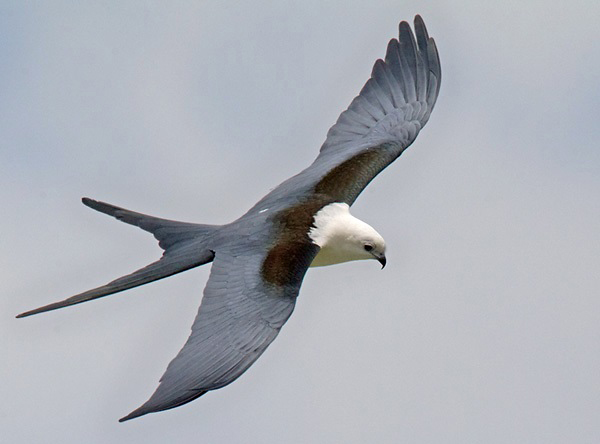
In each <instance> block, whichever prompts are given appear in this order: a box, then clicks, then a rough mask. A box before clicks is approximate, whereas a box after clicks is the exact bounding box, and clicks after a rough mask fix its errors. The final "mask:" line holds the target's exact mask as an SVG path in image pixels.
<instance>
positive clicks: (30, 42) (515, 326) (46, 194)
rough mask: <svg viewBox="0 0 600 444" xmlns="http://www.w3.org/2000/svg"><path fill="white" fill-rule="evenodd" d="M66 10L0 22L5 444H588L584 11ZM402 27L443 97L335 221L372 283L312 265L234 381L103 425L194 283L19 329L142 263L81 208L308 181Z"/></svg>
mask: <svg viewBox="0 0 600 444" xmlns="http://www.w3.org/2000/svg"><path fill="white" fill-rule="evenodd" d="M25 3H27V6H25V5H24V4H25ZM84 3H85V5H81V4H78V3H73V2H59V1H48V2H37V3H35V4H34V3H31V2H20V1H14V2H12V1H2V2H0V60H2V63H1V64H0V202H1V209H2V215H3V217H2V224H1V226H0V228H1V232H2V236H1V237H0V246H1V249H2V255H0V280H1V282H2V290H1V294H2V297H1V298H0V313H1V316H2V319H1V320H0V347H1V350H2V354H3V357H2V360H1V361H0V376H2V377H1V378H0V399H2V403H1V404H0V429H1V430H2V432H1V434H2V436H3V437H5V438H6V437H10V442H11V443H13V444H20V443H27V444H29V443H34V442H44V443H55V442H56V443H59V442H60V443H92V444H101V443H102V444H104V443H118V442H123V443H125V442H126V443H165V442H182V443H183V442H202V443H241V442H244V443H265V442H273V443H275V442H285V443H307V442H312V443H324V442H328V443H337V442H339V443H342V442H343V443H366V442H372V443H375V442H376V443H396V442H407V443H440V442H448V443H482V442H485V443H535V442H538V443H573V442H577V443H597V442H600V421H599V418H600V381H599V379H600V376H599V375H600V272H599V270H598V269H599V265H600V229H599V223H600V129H599V128H600V125H598V111H599V110H600V74H599V73H600V27H599V26H598V17H600V6H599V5H600V4H599V3H598V2H596V1H591V0H590V1H572V0H571V1H568V2H566V1H565V2H556V1H555V2H549V1H547V0H544V1H541V0H540V1H532V0H525V1H514V2H505V1H503V2H495V3H494V2H481V1H463V2H443V1H431V2H424V1H402V0H396V1H374V0H370V1H365V2H358V1H357V2H339V1H338V2H327V3H325V2H321V1H303V2H287V1H279V2H275V1H272V2H259V1H253V2H243V3H242V2H235V3H233V2H229V3H228V2H216V1H215V2H208V1H206V2H154V3H148V4H146V3H142V2H84ZM100 3H101V4H102V6H100V5H99V4H100ZM416 13H420V14H421V15H422V16H423V18H424V20H425V22H426V24H427V26H428V29H429V32H430V35H432V36H434V37H435V39H436V42H437V45H438V48H439V51H440V56H441V61H442V72H443V79H442V88H441V93H440V97H439V99H438V102H437V105H436V109H435V110H434V112H433V114H432V116H431V119H430V121H429V123H428V124H427V126H426V127H425V128H424V130H423V131H422V132H421V134H420V135H419V137H418V138H417V140H416V142H415V143H414V145H413V146H412V147H411V148H410V149H409V150H408V151H407V152H405V153H404V154H403V156H402V157H401V158H400V159H399V160H398V161H397V162H396V163H395V164H393V165H392V166H391V167H390V168H388V169H387V170H386V171H385V172H384V173H383V174H381V175H380V176H379V177H378V178H377V179H376V180H375V181H374V182H373V183H372V184H371V185H370V186H369V187H368V189H367V190H366V191H365V192H364V193H363V194H362V196H361V197H360V198H359V200H358V201H357V203H356V205H355V206H354V207H353V208H354V214H355V215H356V216H358V217H359V218H361V219H363V220H365V221H367V222H368V223H370V224H371V225H373V226H374V227H375V228H376V229H377V230H378V231H379V232H380V233H382V235H383V236H384V237H385V238H386V241H387V244H388V266H387V267H386V268H385V270H383V271H381V270H380V269H379V268H380V267H379V266H378V264H377V263H376V262H374V261H371V262H360V263H359V262H356V263H350V264H344V265H338V266H334V267H326V268H322V269H315V270H311V271H309V273H308V274H307V276H306V279H305V281H304V285H303V288H302V291H301V293H300V296H299V299H298V303H297V305H296V310H295V312H294V315H293V316H292V317H291V318H290V320H289V322H288V323H287V324H286V326H285V327H284V328H283V330H282V332H281V334H280V335H279V337H278V338H277V340H276V341H275V342H274V343H273V344H272V345H271V347H270V348H269V349H268V350H267V352H266V353H265V354H264V355H263V356H262V357H261V358H260V359H259V360H258V361H257V363H256V364H255V365H254V366H253V367H252V368H251V369H250V370H249V371H248V372H247V373H246V374H244V375H243V376H242V377H241V378H240V379H239V380H238V381H236V382H235V383H233V384H232V385H230V386H228V387H226V388H224V389H221V390H218V391H215V392H211V393H209V394H207V395H206V396H204V397H202V398H200V399H199V400H197V401H195V402H192V403H190V404H188V405H186V406H183V407H181V408H177V409H174V410H170V411H168V412H163V413H157V414H152V415H148V416H145V417H143V418H139V419H136V420H133V421H130V422H127V423H124V424H119V423H118V422H117V419H118V418H120V417H121V416H123V415H125V414H127V413H129V412H130V411H131V410H133V409H134V408H136V407H138V406H139V405H141V404H142V403H143V402H144V401H145V400H146V399H147V398H148V397H149V396H150V395H151V394H152V392H153V391H154V389H155V388H156V386H157V383H158V379H159V377H160V376H161V375H162V373H163V372H164V370H165V369H166V366H167V364H168V362H169V361H170V360H171V359H172V358H173V357H174V356H175V354H176V353H177V352H178V350H179V349H180V348H181V346H182V345H183V343H184V341H185V339H186V338H187V336H188V334H189V329H190V326H191V324H192V321H193V319H194V317H195V314H196V311H197V307H198V305H199V302H200V298H201V294H202V288H203V287H204V283H205V281H206V278H207V275H208V271H209V268H208V266H207V267H204V268H202V269H196V270H192V271H189V272H187V273H184V274H181V275H178V276H175V277H172V278H169V279H167V280H164V281H160V282H156V283H153V284H150V285H147V286H143V287H140V288H137V289H135V290H131V291H128V292H126V293H121V294H119V295H115V296H111V297H109V298H105V299H101V300H98V301H94V302H90V303H88V304H83V305H79V306H76V307H71V308H68V309H64V310H60V311H56V312H52V313H47V314H43V315H40V316H35V317H31V318H27V319H19V320H16V319H14V315H16V314H17V313H20V312H22V311H24V310H28V309H31V308H35V307H37V306H40V305H44V304H47V303H49V302H54V301H56V300H59V299H63V298H65V297H67V296H70V295H72V294H75V293H78V292H80V291H83V290H87V289H89V288H92V287H95V286H98V285H101V284H104V283H106V282H108V281H109V280H112V279H114V278H116V277H118V276H121V275H123V274H126V273H129V272H131V271H133V270H134V269H137V268H139V267H141V266H143V265H145V264H146V263H149V262H151V261H153V260H155V259H156V258H157V257H158V256H159V255H160V250H159V248H158V247H157V246H156V243H155V241H154V239H153V238H152V237H151V236H150V235H148V234H147V233H145V232H143V231H141V230H139V229H137V228H134V227H130V226H127V225H124V224H121V223H119V222H117V221H115V220H113V219H111V218H108V217H106V216H105V215H102V214H99V213H96V212H94V211H91V210H90V209H88V208H86V207H84V206H83V205H81V203H80V198H81V197H82V196H89V197H92V198H95V199H100V200H104V201H107V202H110V203H114V204H116V205H119V206H124V207H126V208H131V209H133V210H136V211H141V212H144V213H149V214H154V215H157V216H161V217H167V218H172V219H180V220H186V221H194V222H206V223H223V222H229V221H231V220H233V219H235V218H237V217H238V216H240V215H241V214H242V213H243V212H245V211H246V210H247V209H248V208H249V207H250V206H252V205H253V204H254V203H255V202H256V201H257V200H258V199H259V198H260V197H262V196H263V195H264V194H266V192H268V190H269V189H271V188H272V187H274V186H275V185H277V184H278V183H280V182H281V181H283V180H284V179H286V178H287V177H289V176H290V175H292V174H294V173H296V172H298V171H300V170H301V169H303V168H304V167H306V166H307V165H308V164H309V163H310V162H311V161H312V160H313V159H314V157H315V156H316V154H317V152H318V149H319V147H320V145H321V143H322V142H323V140H324V138H325V134H326V132H327V129H328V128H329V127H330V126H331V125H332V124H333V123H334V122H335V120H336V119H337V117H338V115H339V113H340V112H341V111H342V110H344V109H345V108H346V107H347V106H348V104H349V103H350V101H351V100H352V98H353V97H354V96H355V95H356V94H357V93H358V92H359V90H360V88H361V87H362V85H363V84H364V82H365V81H366V80H367V78H368V76H369V74H370V71H371V67H372V65H373V62H374V61H375V60H376V59H377V58H380V57H383V55H384V54H385V48H386V44H387V42H388V40H389V39H390V38H392V37H395V36H397V25H398V22H399V21H400V20H409V21H411V22H412V18H413V16H414V15H415V14H416Z"/></svg>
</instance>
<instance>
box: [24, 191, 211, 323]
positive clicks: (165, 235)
mask: <svg viewBox="0 0 600 444" xmlns="http://www.w3.org/2000/svg"><path fill="white" fill-rule="evenodd" d="M82 201H83V203H84V204H85V205H87V206H88V207H90V208H93V209H94V210H97V211H100V212H102V213H105V214H108V215H109V216H113V217H115V218H117V219H118V220H120V221H122V222H125V223H128V224H131V225H135V226H138V227H140V228H141V229H142V230H146V231H148V232H150V233H152V234H154V237H155V238H156V239H157V240H158V245H159V246H160V247H161V248H162V249H163V250H165V252H164V253H163V256H162V257H161V258H160V259H159V260H158V261H156V262H153V263H151V264H150V265H147V266H146V267H144V268H141V269H139V270H137V271H134V272H133V273H131V274H128V275H126V276H122V277H120V278H118V279H115V280H114V281H111V282H109V283H108V284H106V285H103V286H101V287H98V288H94V289H92V290H88V291H85V292H83V293H80V294H77V295H75V296H71V297H70V298H67V299H65V300H64V301H60V302H54V303H52V304H48V305H45V306H43V307H40V308H36V309H34V310H30V311H26V312H24V313H21V314H20V315H18V316H17V318H23V317H26V316H31V315H34V314H37V313H42V312H45V311H50V310H56V309H58V308H63V307H67V306H69V305H75V304H80V303H81V302H86V301H91V300H92V299H97V298H101V297H103V296H108V295H110V294H114V293H118V292H120V291H123V290H128V289H130V288H133V287H137V286H140V285H143V284H147V283H148V282H152V281H156V280H159V279H162V278H165V277H168V276H172V275H174V274H177V273H180V272H182V271H185V270H189V269H190V268H194V267H198V266H200V265H203V264H206V263H208V262H212V260H213V259H214V252H213V251H211V250H210V249H209V247H208V246H207V240H208V239H209V238H210V236H211V234H212V233H214V232H215V231H216V230H217V229H218V226H217V225H202V224H192V223H186V222H178V221H173V220H167V219H160V218H158V217H153V216H148V215H146V214H141V213H136V212H134V211H129V210H126V209H124V208H120V207H116V206H114V205H110V204H107V203H104V202H98V201H95V200H92V199H88V198H87V197H84V198H83V199H82Z"/></svg>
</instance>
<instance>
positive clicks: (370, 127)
mask: <svg viewBox="0 0 600 444" xmlns="http://www.w3.org/2000/svg"><path fill="white" fill-rule="evenodd" d="M415 34H416V38H415V35H414V34H413V33H412V31H411V29H410V26H409V25H408V24H407V23H406V22H401V23H400V36H399V39H398V40H396V39H392V40H391V41H390V43H389V45H388V49H387V54H386V57H385V61H382V60H378V61H377V62H376V63H375V66H374V68H373V73H372V76H371V79H369V81H368V82H367V83H366V85H365V86H364V88H363V89H362V90H361V92H360V94H359V96H358V97H356V98H355V99H354V100H353V101H352V103H351V104H350V106H349V108H348V109H347V110H346V111H344V112H343V113H342V114H341V115H340V118H339V119H338V121H337V123H336V124H335V125H334V126H333V127H332V128H331V129H330V130H329V132H328V134H327V139H326V141H325V143H324V144H323V146H322V147H321V151H320V153H319V155H318V157H317V158H316V160H315V161H314V162H313V163H312V164H311V165H310V166H309V167H308V168H306V169H305V170H303V171H302V172H300V173H299V174H297V175H296V176H293V177H291V178H290V179H288V180H286V181H285V182H283V183H282V184H281V185H279V186H278V187H276V188H275V189H274V190H273V191H271V192H270V193H269V194H267V195H266V196H265V197H263V198H262V199H261V200H260V201H259V202H258V203H256V204H255V205H254V206H253V207H252V208H251V209H250V210H249V211H248V212H246V213H245V214H244V215H243V216H241V217H240V218H239V219H237V220H235V221H234V222H232V223H230V224H226V225H204V224H193V223H185V222H178V221H172V220H166V219H161V218H156V217H153V216H148V215H145V214H140V213H136V212H133V211H130V210H126V209H123V208H119V207H116V206H114V205H110V204H107V203H104V202H98V201H95V200H92V199H88V198H84V199H83V203H84V204H85V205H87V206H89V207H91V208H93V209H95V210H97V211H100V212H103V213H106V214H108V215H110V216H113V217H116V218H117V219H119V220H121V221H123V222H126V223H129V224H132V225H136V226H138V227H140V228H142V229H143V230H146V231H149V232H151V233H152V234H153V235H154V236H155V237H156V239H157V240H158V241H159V246H160V247H161V248H162V249H163V250H164V253H163V256H162V257H161V259H160V260H158V261H156V262H154V263H152V264H150V265H148V266H146V267H144V268H142V269H140V270H138V271H136V272H134V273H132V274H129V275H127V276H123V277H121V278H119V279H116V280H114V281H112V282H110V283H108V284H107V285H104V286H102V287H98V288H95V289H92V290H89V291H86V292H84V293H81V294H78V295H75V296H72V297H70V298H68V299H66V300H64V301H61V302H56V303H53V304H49V305H46V306H44V307H41V308H38V309H35V310H31V311H28V312H25V313H22V314H21V315H19V316H18V317H24V316H29V315H32V314H36V313H41V312H44V311H49V310H53V309H57V308H62V307H66V306H69V305H73V304H77V303H81V302H85V301H89V300H92V299H96V298H99V297H103V296H106V295H109V294H113V293H116V292H120V291H123V290H126V289H129V288H133V287H136V286H139V285H142V284H145V283H148V282H152V281H155V280H158V279H162V278H164V277H167V276H171V275H173V274H176V273H179V272H182V271H185V270H188V269H190V268H194V267H197V266H200V265H203V264H206V263H209V262H212V268H211V273H210V277H209V279H208V282H207V285H206V288H205V289H204V297H203V299H202V304H201V306H200V309H199V311H198V315H197V317H196V319H195V321H194V324H193V326H192V333H191V335H190V337H189V339H188V340H187V342H186V344H185V345H184V347H183V348H182V349H181V351H180V352H179V354H178V355H177V356H176V357H175V359H173V361H171V363H170V364H169V366H168V368H167V370H166V372H165V374H164V375H163V376H162V378H161V382H160V384H159V386H158V388H157V390H156V391H155V393H154V394H153V395H152V396H151V398H150V399H149V400H148V401H147V402H146V403H145V404H143V405H142V406H141V407H140V408H138V409H136V410H134V411H133V412H132V413H130V414H129V415H127V416H126V417H124V418H122V419H121V421H124V420H127V419H131V418H135V417H137V416H141V415H144V414H146V413H151V412H156V411H161V410H166V409H170V408H173V407H177V406H180V405H182V404H185V403H187V402H189V401H191V400H193V399H195V398H197V397H199V396H201V395H203V394H204V393H206V392H207V391H209V390H215V389H218V388H220V387H223V386H225V385H227V384H229V383H231V382H232V381H234V380H235V379H237V378H238V377H239V376H240V375H241V374H242V373H243V372H244V371H246V370H247V369H248V367H250V365H252V364H253V363H254V361H256V359H257V358H258V357H259V356H260V355H261V354H262V353H263V352H264V350H265V349H266V348H267V347H268V345H269V344H270V343H271V342H272V341H273V339H275V337H276V336H277V334H278V333H279V330H280V329H281V327H282V326H283V324H284V323H285V322H286V321H287V319H288V318H289V316H290V315H291V313H292V311H293V309H294V304H295V302H296V297H297V295H298V292H299V290H300V285H301V283H302V279H303V278H304V275H305V273H306V271H307V269H308V268H309V267H310V266H324V265H332V264H337V263H341V262H346V261H350V260H360V259H376V260H377V261H379V262H380V263H381V264H382V265H385V242H384V240H383V238H382V237H381V235H380V234H379V233H377V231H375V230H374V229H373V228H372V227H371V226H370V225H368V224H366V223H365V222H363V221H361V220H359V219H357V218H355V217H354V216H352V215H351V214H350V210H349V209H350V206H351V205H352V204H353V203H354V201H355V200H356V198H357V197H358V195H359V194H360V193H361V191H362V190H363V189H364V188H365V187H366V186H367V185H368V183H369V182H370V181H371V180H372V179H373V178H374V177H375V176H376V175H377V174H378V173H379V172H380V171H381V170H383V169H384V168H385V167H387V166H388V165H389V164H390V163H391V162H393V161H394V160H395V159H396V158H397V157H398V156H400V154H402V152H403V151H404V150H405V149H406V148H407V147H408V146H409V145H410V144H411V143H412V142H413V141H414V139H415V138H416V136H417V134H418V132H419V131H420V129H421V128H422V127H423V126H424V125H425V123H426V122H427V120H428V119H429V115H430V113H431V111H432V109H433V106H434V104H435V101H436V99H437V95H438V92H439V86H440V80H441V73H440V65H439V58H438V54H437V50H436V47H435V43H434V41H433V39H431V38H430V37H429V36H428V35H427V30H426V29H425V25H424V24H423V21H422V20H421V18H420V17H419V16H417V17H416V18H415Z"/></svg>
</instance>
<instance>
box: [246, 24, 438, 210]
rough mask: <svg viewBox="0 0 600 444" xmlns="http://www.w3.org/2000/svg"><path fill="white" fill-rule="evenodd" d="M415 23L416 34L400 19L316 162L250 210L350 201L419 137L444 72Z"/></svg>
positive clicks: (422, 29) (432, 46)
mask: <svg viewBox="0 0 600 444" xmlns="http://www.w3.org/2000/svg"><path fill="white" fill-rule="evenodd" d="M414 27H415V34H416V37H415V34H413V32H412V31H411V29H410V25H409V24H408V23H406V22H401V23H400V32H399V37H398V39H392V40H391V41H390V42H389V44H388V47H387V52H386V55H385V60H377V61H376V62H375V66H374V67H373V71H372V74H371V78H370V79H369V80H368V81H367V83H366V84H365V86H364V87H363V89H362V90H361V92H360V94H359V95H358V96H357V97H356V98H355V99H354V100H353V101H352V103H351V104H350V106H349V107H348V109H347V110H346V111H344V112H343V113H342V114H341V115H340V117H339V119H338V121H337V122H336V124H335V125H333V127H331V129H330V130H329V132H328V134H327V139H326V140H325V143H324V144H323V146H322V147H321V151H320V153H319V156H318V157H317V159H316V160H315V161H314V162H313V164H312V165H311V166H309V167H308V168H307V169H305V170H304V171H302V172H301V173H300V174H298V175H296V176H294V177H292V178H290V179H288V180H287V181H285V182H283V183H282V184H281V185H279V186H278V187H277V188H275V189H274V190H273V191H272V192H271V193H269V194H268V195H267V196H265V197H264V198H263V199H262V200H261V201H260V202H258V203H257V204H256V205H255V206H254V207H253V208H252V209H251V210H250V212H252V211H260V210H261V209H263V208H267V207H269V208H270V207H272V206H273V205H276V204H277V203H278V202H286V201H289V199H290V198H296V199H304V198H305V197H306V196H307V195H314V194H319V195H324V196H327V197H328V199H329V200H330V201H337V202H346V203H348V204H349V205H351V204H352V203H354V201H355V200H356V198H357V197H358V195H359V194H360V193H361V192H362V190H363V189H364V188H365V187H366V186H367V185H368V183H369V182H370V181H371V180H372V179H373V178H374V177H375V176H376V175H377V174H379V172H381V170H383V169H384V168H385V167H387V166H388V165H389V164H390V163H391V162H393V161H394V160H395V159H396V158H397V157H398V156H400V154H402V152H403V151H404V150H405V149H406V148H407V147H408V146H409V145H410V144H411V143H412V142H413V141H414V140H415V138H416V137H417V135H418V133H419V131H420V130H421V128H423V126H424V125H425V124H426V123H427V121H428V120H429V116H430V114H431V111H432V110H433V107H434V105H435V102H436V99H437V96H438V93H439V89H440V81H441V70H440V61H439V56H438V52H437V48H436V46H435V42H434V40H433V39H432V38H430V37H429V35H428V33H427V29H426V28H425V24H424V23H423V20H422V19H421V17H420V16H418V15H417V16H416V17H415V26H414Z"/></svg>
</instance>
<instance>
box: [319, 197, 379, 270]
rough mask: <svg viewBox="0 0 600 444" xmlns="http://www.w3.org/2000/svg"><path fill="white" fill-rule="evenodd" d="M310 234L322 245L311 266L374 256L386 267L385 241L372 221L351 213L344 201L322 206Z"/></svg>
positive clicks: (372, 257) (373, 257)
mask: <svg viewBox="0 0 600 444" xmlns="http://www.w3.org/2000/svg"><path fill="white" fill-rule="evenodd" d="M314 219H315V221H314V227H313V228H311V230H310V231H309V233H308V235H309V236H310V238H311V239H312V241H313V242H314V243H315V244H317V245H318V246H319V247H321V250H320V251H319V253H318V254H317V256H316V257H315V259H314V260H313V262H312V264H311V267H320V266H323V265H333V264H339V263H341V262H348V261H356V260H361V259H375V260H377V261H379V263H380V264H381V265H382V268H383V267H385V262H386V259H385V241H384V240H383V237H381V235H380V234H379V233H378V232H377V231H375V229H374V228H373V227H371V226H370V225H369V224H367V223H365V222H363V221H362V220H360V219H357V218H356V217H354V216H352V215H351V214H350V207H349V206H348V205H347V204H345V203H332V204H329V205H327V206H326V207H323V208H322V209H321V210H320V211H319V212H318V213H317V214H315V217H314Z"/></svg>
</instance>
